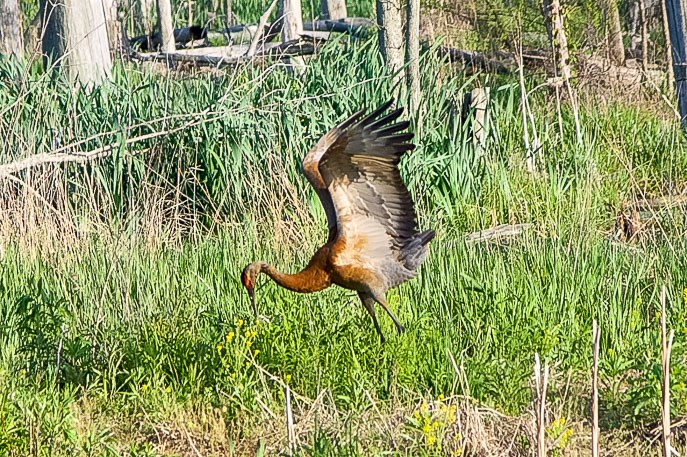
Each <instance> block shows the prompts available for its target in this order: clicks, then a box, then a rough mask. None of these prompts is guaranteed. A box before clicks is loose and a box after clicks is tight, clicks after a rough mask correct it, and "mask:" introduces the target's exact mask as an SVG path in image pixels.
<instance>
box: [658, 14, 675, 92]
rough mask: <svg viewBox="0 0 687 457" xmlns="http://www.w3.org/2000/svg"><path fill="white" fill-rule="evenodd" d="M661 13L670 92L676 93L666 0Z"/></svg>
mask: <svg viewBox="0 0 687 457" xmlns="http://www.w3.org/2000/svg"><path fill="white" fill-rule="evenodd" d="M661 14H662V15H663V33H664V34H665V40H666V65H667V70H668V94H672V95H671V96H670V98H672V97H673V96H674V95H675V76H674V75H673V44H672V42H671V41H670V26H669V25H668V9H667V7H666V2H664V1H661Z"/></svg>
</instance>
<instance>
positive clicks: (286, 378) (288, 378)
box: [284, 373, 291, 384]
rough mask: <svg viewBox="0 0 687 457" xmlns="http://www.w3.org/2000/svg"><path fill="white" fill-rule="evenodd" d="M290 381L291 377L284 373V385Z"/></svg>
mask: <svg viewBox="0 0 687 457" xmlns="http://www.w3.org/2000/svg"><path fill="white" fill-rule="evenodd" d="M290 381H291V375H290V374H288V373H286V374H285V375H284V382H285V383H286V384H288V383H289V382H290Z"/></svg>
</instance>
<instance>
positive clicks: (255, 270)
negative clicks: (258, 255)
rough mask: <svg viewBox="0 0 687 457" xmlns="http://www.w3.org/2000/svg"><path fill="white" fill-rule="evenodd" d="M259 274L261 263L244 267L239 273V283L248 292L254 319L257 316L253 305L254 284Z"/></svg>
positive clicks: (256, 310)
mask: <svg viewBox="0 0 687 457" xmlns="http://www.w3.org/2000/svg"><path fill="white" fill-rule="evenodd" d="M261 272H262V263H261V262H253V263H249V264H248V265H246V268H244V269H243V273H241V283H243V287H245V288H246V291H247V292H248V296H249V297H250V304H251V306H252V307H253V313H255V316H256V317H257V315H258V308H257V306H256V305H255V282H256V280H257V279H258V275H259V274H260V273H261Z"/></svg>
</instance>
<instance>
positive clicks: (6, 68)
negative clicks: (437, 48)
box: [0, 6, 687, 456]
mask: <svg viewBox="0 0 687 457" xmlns="http://www.w3.org/2000/svg"><path fill="white" fill-rule="evenodd" d="M256 8H257V9H258V10H259V8H258V7H257V6H256ZM0 64H1V67H0V106H1V107H3V108H0V110H1V112H2V117H0V119H2V121H0V134H1V135H2V137H3V138H4V139H5V143H4V144H5V147H3V148H2V149H0V163H7V162H9V161H11V160H13V159H17V158H20V157H23V156H26V155H30V154H34V153H43V152H48V151H50V150H51V148H53V147H54V146H55V145H58V146H59V144H61V145H63V146H69V145H74V146H69V147H68V148H67V151H69V152H81V153H83V152H87V151H93V150H96V149H97V148H100V147H102V146H104V145H108V144H114V143H117V144H125V143H126V144H127V145H126V146H122V147H120V148H116V149H115V152H114V154H113V155H112V157H109V158H106V159H102V160H99V161H96V162H91V163H89V164H87V165H82V164H71V165H62V166H59V167H54V168H53V167H45V168H40V167H39V168H36V169H34V170H33V171H32V172H31V173H26V172H24V173H22V174H20V175H18V177H19V178H20V179H21V181H17V180H4V181H0V188H1V189H0V191H1V192H2V195H3V198H2V199H0V215H1V217H0V329H2V331H0V453H2V454H6V455H12V456H19V455H120V454H123V455H131V456H144V455H156V454H161V453H168V454H174V453H177V454H184V455H187V453H189V455H192V453H193V451H192V450H191V449H192V448H193V447H194V446H195V447H196V448H197V449H199V450H200V452H201V453H202V454H206V453H207V454H212V453H215V454H217V455H227V454H231V453H232V452H236V453H238V454H249V455H255V454H260V453H261V452H266V453H268V454H274V453H276V450H277V449H281V450H283V449H284V448H285V446H286V441H285V440H286V438H285V437H286V432H285V430H284V425H283V424H284V416H285V398H284V387H285V386H286V385H289V387H290V389H291V390H292V391H293V392H294V395H295V396H294V414H295V415H296V422H297V430H298V431H299V437H300V442H301V444H302V448H301V451H302V453H303V454H307V455H370V454H371V453H381V452H382V451H394V450H395V451H396V452H398V453H399V454H404V453H405V452H404V451H401V450H400V449H402V447H401V445H407V446H409V449H410V450H409V451H407V452H408V453H409V454H413V455H437V454H442V453H446V454H450V453H451V452H453V451H457V450H461V448H462V450H463V452H465V454H464V455H470V449H471V448H470V447H469V445H470V444H469V443H470V441H469V438H470V437H469V436H468V435H467V434H466V432H465V431H464V430H461V429H457V428H456V427H457V426H456V425H455V424H456V417H457V416H459V415H460V414H462V412H461V411H464V407H466V404H465V403H464V400H463V399H462V397H461V396H464V395H465V396H469V397H471V398H473V399H474V400H475V401H476V402H477V403H478V404H479V405H481V406H483V407H488V408H492V409H495V410H496V411H499V412H500V413H503V414H506V415H509V416H513V417H514V419H513V420H523V421H526V420H529V419H527V418H526V414H527V411H528V410H529V409H530V408H531V401H532V394H531V388H530V384H531V381H530V380H531V377H532V365H533V357H534V353H535V352H536V353H539V354H540V356H541V357H542V358H543V359H544V360H545V361H547V362H548V363H549V364H550V365H551V366H552V380H551V385H550V395H549V401H550V403H551V423H552V424H551V427H550V429H549V434H550V437H551V440H552V443H555V444H554V446H557V448H556V449H558V452H560V453H561V454H562V455H565V451H566V448H569V447H572V446H575V442H576V439H577V440H578V441H580V442H582V443H586V441H585V438H584V434H585V433H587V432H585V431H583V430H582V425H581V424H582V423H583V421H585V420H587V419H588V417H589V414H590V413H589V411H590V408H589V402H590V393H589V386H588V384H589V377H590V375H589V373H590V365H591V361H590V360H591V357H590V354H591V325H592V320H593V319H597V320H598V321H599V323H600V325H601V328H602V331H603V334H602V342H601V347H602V356H601V364H602V365H601V376H602V379H603V381H604V383H603V389H602V391H601V396H602V398H601V404H602V414H601V417H602V421H603V423H602V428H603V431H604V434H606V435H607V436H608V437H609V438H608V440H609V442H610V440H611V439H612V437H613V436H615V435H616V434H621V433H625V432H628V433H629V432H631V431H633V430H636V429H639V428H642V427H648V426H649V425H650V424H653V423H655V422H656V421H657V420H658V418H659V417H660V416H659V403H660V377H661V375H660V344H659V337H658V330H659V325H658V314H657V312H658V309H659V307H658V291H659V290H660V287H661V286H662V285H666V286H668V290H669V325H670V326H671V327H672V328H674V329H675V345H674V349H673V372H672V376H673V380H672V381H673V389H672V394H673V402H672V405H673V408H674V410H673V413H674V414H675V415H683V414H685V413H686V412H687V386H686V383H687V373H686V372H685V369H684V367H685V366H687V365H686V362H687V352H686V351H685V346H684V341H685V336H686V335H687V327H685V324H684V323H685V322H686V317H687V316H686V315H685V313H687V296H686V295H685V293H684V292H683V291H684V290H687V289H686V288H687V255H685V252H686V251H685V248H686V247H687V246H686V242H685V239H684V236H683V233H684V230H685V227H684V214H683V213H682V211H681V210H679V209H675V208H673V209H662V210H659V211H658V212H657V214H656V215H655V216H654V218H653V219H652V224H653V225H651V226H649V227H647V228H646V229H645V230H643V231H642V232H641V233H640V236H639V239H638V240H637V241H636V242H633V243H624V242H616V241H613V240H612V237H611V236H610V232H611V231H612V229H613V225H614V222H615V220H614V216H615V213H614V211H613V210H612V209H611V208H620V207H621V206H622V204H623V203H624V202H627V201H629V200H631V199H632V198H634V197H636V196H642V195H646V196H657V195H666V194H676V193H678V192H679V191H680V190H682V189H684V185H685V183H687V150H686V149H687V148H686V146H687V143H685V141H684V138H683V136H682V134H681V133H680V132H679V131H678V129H677V126H676V125H675V123H674V122H672V121H671V122H666V121H663V120H661V117H660V114H661V113H658V114H657V113H656V111H657V109H656V108H653V109H652V111H647V110H644V109H642V108H641V107H635V106H627V105H626V104H622V103H617V104H610V105H607V106H596V104H595V103H593V100H591V97H590V100H586V101H585V100H583V103H582V111H581V122H582V125H583V136H584V145H582V146H581V147H580V146H578V145H577V144H576V139H575V135H574V129H573V124H572V115H571V113H570V111H569V108H568V107H567V106H566V105H564V106H563V108H562V127H563V130H562V135H561V134H560V132H559V125H558V121H557V112H556V108H555V106H556V103H555V98H554V97H553V96H552V95H551V94H550V93H547V92H546V91H545V89H538V90H536V91H534V92H533V94H532V95H531V97H530V104H531V105H532V106H533V107H534V110H535V112H534V118H535V123H536V126H537V130H538V134H539V139H540V141H541V144H542V148H541V155H540V158H539V159H540V160H539V163H538V167H539V172H538V173H536V174H529V173H527V172H526V170H525V165H524V157H525V149H524V145H523V139H522V137H523V132H522V118H521V114H520V91H519V88H518V84H517V81H515V80H512V79H509V78H499V79H495V78H493V77H488V78H487V77H484V76H480V77H479V78H472V79H468V78H466V77H464V76H463V75H461V74H457V73H456V72H455V71H454V70H453V69H452V68H450V67H448V66H446V65H445V64H442V63H440V62H437V61H435V60H433V58H432V57H431V55H429V54H427V55H425V56H424V63H423V68H424V73H423V78H424V80H423V103H424V105H423V112H422V115H421V116H420V115H419V113H406V116H407V117H408V118H409V119H410V120H411V121H412V123H413V124H412V127H411V129H412V130H414V131H415V132H416V133H417V142H418V145H419V147H418V149H417V150H416V151H415V152H414V153H412V154H410V155H408V156H407V157H406V159H405V160H404V162H403V163H402V171H403V174H404V176H405V178H406V182H407V183H408V185H409V187H410V188H411V190H412V192H413V194H414V196H415V198H416V201H417V202H418V206H419V213H420V219H421V226H422V227H432V228H435V229H436V230H437V231H438V237H437V239H436V240H435V241H434V242H433V243H432V251H431V254H430V257H429V259H428V261H427V262H426V264H425V265H424V266H423V268H422V269H421V274H420V275H419V277H418V278H417V279H416V280H414V281H412V282H410V283H408V284H405V285H404V286H403V287H401V288H400V289H398V290H396V291H393V292H391V293H390V294H389V302H390V304H391V306H392V307H393V309H394V310H396V313H397V315H398V317H399V318H400V319H401V321H402V322H403V323H404V324H405V325H406V327H407V332H406V333H405V334H404V335H403V336H397V335H395V333H394V329H393V326H392V325H391V322H389V320H388V319H387V318H386V316H381V315H380V317H381V319H380V321H381V324H382V327H383V330H384V332H385V334H386V335H388V336H389V338H388V340H389V341H388V343H387V344H386V345H385V346H381V345H380V344H379V341H378V337H377V335H376V334H375V332H374V328H373V327H372V325H371V322H370V321H369V317H368V315H367V313H366V312H365V311H364V309H363V308H362V307H361V306H360V305H359V303H358V299H357V297H356V296H355V295H354V294H352V293H348V292H346V291H343V290H341V289H338V288H332V289H331V290H328V291H325V292H322V293H318V294H314V295H296V294H293V293H290V292H287V291H284V290H282V289H280V288H278V287H276V286H275V285H274V284H272V283H265V285H264V287H262V288H260V289H258V291H257V299H258V306H259V310H260V314H262V315H264V316H265V317H264V318H261V319H259V320H257V321H256V320H255V319H254V318H253V316H252V313H251V311H250V306H249V303H248V300H247V297H246V296H245V295H244V293H243V290H242V286H241V284H240V282H239V274H240V271H241V269H242V268H243V266H244V265H245V264H246V263H248V262H250V261H252V260H256V259H262V260H266V261H270V262H273V263H275V264H278V265H280V266H283V267H284V268H285V269H286V270H296V269H298V268H300V267H302V266H303V265H305V263H306V262H307V261H308V260H309V256H310V254H311V253H312V252H314V249H316V247H318V245H319V244H320V243H322V242H323V240H324V236H325V224H324V214H323V212H322V210H321V208H320V207H319V202H318V200H317V197H316V196H315V194H314V193H313V192H312V191H311V189H310V188H309V187H308V186H307V184H306V182H305V179H304V178H303V177H302V176H301V175H300V172H299V166H300V159H301V158H302V157H303V156H304V154H305V153H306V152H307V150H308V149H309V148H310V147H311V146H312V145H313V144H314V142H315V141H316V140H317V139H318V138H319V136H320V135H322V134H323V133H324V132H325V131H326V130H327V129H329V128H330V127H332V126H333V125H334V124H335V123H336V122H337V121H339V120H341V119H342V118H344V117H345V116H346V115H348V114H350V113H352V112H354V111H356V110H358V109H359V108H360V107H361V106H365V107H372V106H376V105H378V104H380V103H382V102H383V101H385V100H386V99H387V98H388V97H389V96H390V93H391V85H390V84H391V83H390V79H389V78H388V76H387V75H386V74H385V72H384V70H383V67H382V64H381V59H380V57H379V55H378V49H377V47H376V43H375V42H374V40H372V41H365V42H356V43H349V42H343V43H332V44H330V45H328V46H327V48H326V49H325V50H324V51H323V52H322V53H321V54H319V55H318V56H317V57H316V58H315V59H313V60H311V61H310V62H309V66H308V69H307V72H306V73H305V75H303V76H298V77H294V76H292V75H290V74H289V73H287V72H286V71H285V70H283V69H282V68H279V67H270V68H250V67H245V68H240V69H237V70H236V71H228V72H227V73H226V74H222V75H221V76H219V75H218V74H217V73H214V72H212V73H211V72H199V73H197V74H188V73H181V72H179V73H174V72H172V73H167V72H158V71H157V70H152V69H149V68H145V67H141V68H133V67H129V66H126V67H124V66H120V67H118V68H116V71H115V75H114V81H113V82H112V84H108V85H105V86H103V87H101V88H98V89H96V90H94V91H93V92H91V93H90V94H86V93H85V92H81V91H72V90H71V89H68V88H66V87H65V85H63V84H61V83H60V81H59V79H52V77H49V76H45V75H43V74H42V73H41V70H40V69H39V68H37V67H35V66H28V65H24V64H17V63H16V62H8V61H5V62H1V63H0ZM538 83H539V81H537V80H536V79H535V78H531V79H528V86H529V88H530V89H533V88H535V87H536V86H537V84H538ZM477 84H486V85H489V86H491V87H492V104H491V106H490V109H491V116H492V120H493V123H494V125H493V128H492V130H491V134H490V137H489V140H488V145H487V148H486V152H485V154H484V155H482V156H480V155H478V154H477V153H476V152H475V151H474V149H473V147H472V146H471V142H470V140H469V139H468V138H467V136H466V134H465V131H464V130H465V128H464V127H462V126H461V125H460V111H459V109H458V107H457V106H456V103H457V102H456V101H457V100H460V99H461V95H462V93H463V92H464V91H466V90H469V89H471V88H472V87H473V86H475V85H477ZM418 122H420V123H419V124H418ZM156 132H162V133H165V132H170V133H168V134H167V133H165V134H162V135H157V136H155V134H156ZM151 136H152V137H151ZM57 137H59V144H58V143H56V142H57ZM127 141H128V143H127ZM55 170H57V171H55ZM22 181H23V182H24V184H22ZM27 189H31V190H27ZM32 190H33V191H35V192H33V191H32ZM494 222H498V223H519V222H531V223H533V224H534V228H533V229H532V230H531V231H530V232H528V233H527V234H526V235H525V236H523V237H521V238H517V239H514V240H511V241H509V242H503V243H489V244H474V245H466V244H465V242H464V241H463V235H464V234H465V233H467V232H471V231H476V230H479V229H482V228H486V227H489V226H490V225H492V223H494ZM452 359H454V360H455V362H456V366H454V364H453V362H452ZM456 367H457V368H458V373H457V372H456ZM467 404H471V403H470V402H468V403H467ZM519 417H524V419H518V418H519ZM554 419H555V421H554ZM371 424H377V425H376V426H373V425H371ZM299 427H300V428H299ZM504 427H505V426H504ZM508 430H510V429H508ZM485 433H487V432H486V431H485ZM518 433H519V435H517V439H516V448H517V447H519V448H522V449H525V448H527V447H528V446H529V445H531V441H529V440H530V439H531V437H530V436H528V435H527V434H526V433H525V432H523V431H522V430H520V431H519V432H518ZM461 434H462V435H461ZM513 439H514V437H513V436H510V437H509V438H508V440H509V442H510V441H511V440H513ZM583 445H586V444H583ZM466 446H467V447H466ZM514 452H516V451H514ZM524 452H525V451H523V453H524Z"/></svg>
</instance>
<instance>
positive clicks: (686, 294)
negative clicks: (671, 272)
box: [682, 287, 687, 303]
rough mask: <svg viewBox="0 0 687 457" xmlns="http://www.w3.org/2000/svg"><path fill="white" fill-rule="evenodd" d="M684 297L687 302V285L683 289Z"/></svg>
mask: <svg viewBox="0 0 687 457" xmlns="http://www.w3.org/2000/svg"><path fill="white" fill-rule="evenodd" d="M682 299H683V300H684V302H685V303H687V287H685V288H684V289H682Z"/></svg>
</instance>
